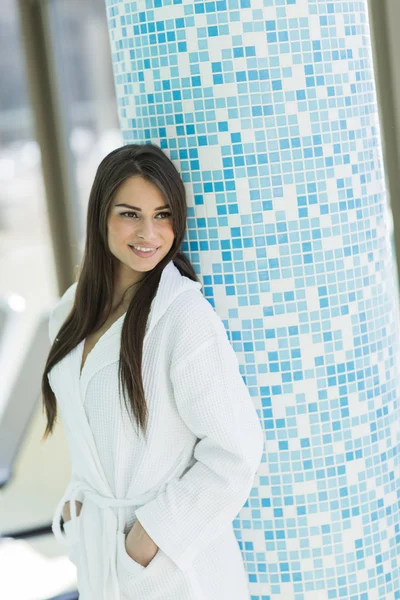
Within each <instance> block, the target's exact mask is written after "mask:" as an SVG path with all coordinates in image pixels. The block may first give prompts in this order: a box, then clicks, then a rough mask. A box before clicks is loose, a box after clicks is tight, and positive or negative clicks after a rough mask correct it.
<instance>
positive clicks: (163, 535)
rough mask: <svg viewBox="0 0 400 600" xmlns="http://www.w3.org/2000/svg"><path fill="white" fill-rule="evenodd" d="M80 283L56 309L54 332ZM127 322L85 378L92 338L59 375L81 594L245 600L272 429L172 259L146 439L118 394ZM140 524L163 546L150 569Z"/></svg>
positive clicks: (102, 343)
mask: <svg viewBox="0 0 400 600" xmlns="http://www.w3.org/2000/svg"><path fill="white" fill-rule="evenodd" d="M76 285H77V284H76V283H74V284H73V285H71V286H70V287H69V288H68V290H67V291H66V292H65V294H64V295H63V296H62V298H61V299H60V300H59V302H58V303H57V305H56V307H55V308H54V310H53V311H52V313H51V316H50V323H49V335H50V340H51V342H53V340H54V339H55V337H56V335H57V333H58V331H59V329H60V327H61V325H62V324H63V322H64V321H65V319H66V317H67V315H68V313H69V311H70V309H71V307H72V304H73V300H74V294H75V289H76ZM124 318H125V314H124V315H122V316H121V317H120V318H119V319H118V320H117V321H115V322H114V323H113V325H111V327H110V328H109V329H108V330H107V331H106V332H105V334H104V335H103V336H102V337H101V338H100V339H99V341H98V342H97V343H96V345H95V346H94V348H93V349H92V350H91V352H90V353H89V355H88V356H87V359H86V362H85V364H84V367H83V370H82V374H81V376H80V373H79V371H80V364H81V359H82V353H83V345H84V342H83V341H82V342H81V343H80V344H78V345H77V346H76V347H75V348H74V349H73V350H72V351H71V352H70V353H69V354H68V355H67V356H66V357H64V358H63V360H61V361H60V362H59V363H58V364H56V365H55V366H54V367H53V368H52V369H51V371H50V373H49V383H50V385H51V388H52V390H53V392H54V394H55V396H56V399H57V404H58V410H59V413H60V417H61V420H62V422H63V425H64V428H65V433H66V438H67V442H68V447H69V451H70V456H71V468H72V477H71V481H70V482H69V484H68V486H67V489H66V490H65V493H64V494H63V496H62V498H61V499H60V501H59V504H58V506H57V508H56V510H55V514H54V519H53V525H52V527H53V533H54V535H55V537H56V539H57V540H58V541H59V542H60V543H62V544H65V545H66V546H67V552H68V555H69V557H70V559H71V561H72V562H73V563H74V564H75V565H76V567H77V579H78V588H79V592H80V600H134V599H137V600H156V599H157V600H248V599H249V597H250V595H249V588H248V577H247V573H246V570H245V568H244V563H243V558H242V554H241V551H240V548H239V545H238V541H237V539H236V536H235V533H234V530H233V523H232V521H233V520H234V519H235V517H236V516H237V515H238V513H239V511H240V510H241V508H242V507H243V505H244V504H245V502H246V500H247V498H248V496H249V495H250V492H251V488H252V486H253V484H254V477H255V474H256V471H257V469H258V467H259V464H260V461H261V459H262V454H263V449H264V435H263V430H262V427H261V425H260V421H259V418H258V415H257V412H256V409H255V407H254V404H253V401H252V399H251V396H250V394H249V392H248V390H247V388H246V385H245V383H244V381H243V378H242V376H241V374H240V370H239V364H238V361H237V357H236V354H235V352H234V350H233V348H232V346H231V344H230V342H229V339H228V337H227V334H226V330H225V327H224V324H223V323H222V320H221V319H220V317H219V316H218V315H217V313H216V312H215V310H214V309H213V307H212V306H211V304H210V303H209V302H208V301H207V299H206V298H205V297H204V296H203V294H202V292H201V284H200V283H197V282H193V281H192V280H190V279H189V278H188V277H184V276H182V275H181V274H180V272H179V270H178V269H177V268H176V266H175V265H174V264H173V262H170V263H169V264H168V265H167V266H166V267H165V268H164V270H163V273H162V276H161V280H160V284H159V287H158V290H157V294H156V296H155V297H154V299H153V301H152V305H151V311H150V314H149V319H148V322H147V327H146V334H145V338H144V346H143V363H142V375H143V385H144V390H145V394H146V400H147V405H148V409H149V422H148V432H149V434H148V441H147V442H146V440H145V439H144V436H143V434H142V432H141V431H140V433H139V435H138V434H137V430H135V429H134V428H133V426H132V423H131V421H130V419H129V415H128V413H127V412H126V408H125V407H124V403H123V398H121V397H120V396H119V394H118V379H117V376H118V362H119V352H120V340H121V330H122V325H123V321H124ZM76 499H77V500H80V501H81V502H82V503H83V506H82V510H81V513H80V515H79V516H76V512H75V511H74V508H75V500H76ZM67 500H70V502H71V511H72V518H71V520H70V521H68V522H67V523H66V524H65V526H64V531H65V533H63V532H62V531H61V529H60V517H61V513H62V508H63V506H64V503H65V502H66V501H67ZM136 520H139V522H140V523H141V524H142V526H143V527H144V529H145V530H146V531H147V533H148V534H149V535H150V537H151V538H152V539H153V540H154V542H155V543H156V544H157V546H158V547H159V549H158V551H157V553H156V555H155V556H154V558H153V559H152V560H151V561H150V563H149V564H148V565H147V566H146V567H143V566H142V565H141V564H140V563H138V562H136V561H135V560H133V559H132V558H131V557H130V556H129V554H127V552H126V549H125V534H126V533H127V532H128V531H129V529H130V528H131V527H132V525H133V523H134V522H135V521H136Z"/></svg>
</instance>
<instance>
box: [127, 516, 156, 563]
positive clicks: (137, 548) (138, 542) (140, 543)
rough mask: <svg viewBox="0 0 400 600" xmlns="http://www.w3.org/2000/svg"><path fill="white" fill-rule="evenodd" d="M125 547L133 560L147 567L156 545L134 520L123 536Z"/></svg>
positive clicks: (154, 553)
mask: <svg viewBox="0 0 400 600" xmlns="http://www.w3.org/2000/svg"><path fill="white" fill-rule="evenodd" d="M125 549H126V551H127V553H128V554H129V556H130V557H131V558H133V560H134V561H136V562H137V563H139V564H140V565H142V567H147V565H148V564H149V562H150V561H151V560H152V559H153V558H154V557H155V555H156V554H157V551H158V546H157V544H156V543H155V542H153V540H152V539H151V537H150V536H149V534H148V533H147V531H146V530H145V529H144V528H143V527H142V525H141V523H140V522H139V521H135V523H134V524H133V527H132V528H131V529H130V530H129V531H128V533H127V534H126V536H125Z"/></svg>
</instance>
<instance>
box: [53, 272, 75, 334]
mask: <svg viewBox="0 0 400 600" xmlns="http://www.w3.org/2000/svg"><path fill="white" fill-rule="evenodd" d="M77 285H78V282H77V281H75V282H74V283H73V284H72V285H70V286H69V287H68V288H67V289H66V291H65V292H64V293H63V295H62V296H61V298H59V300H58V301H57V302H56V305H55V306H54V308H53V309H52V311H51V313H50V318H49V337H50V341H51V343H52V344H53V342H54V339H55V337H56V335H57V333H58V331H59V330H60V327H61V325H62V324H63V323H64V321H65V319H66V318H67V317H68V315H69V313H70V310H71V308H72V305H73V303H74V298H75V291H76V286H77Z"/></svg>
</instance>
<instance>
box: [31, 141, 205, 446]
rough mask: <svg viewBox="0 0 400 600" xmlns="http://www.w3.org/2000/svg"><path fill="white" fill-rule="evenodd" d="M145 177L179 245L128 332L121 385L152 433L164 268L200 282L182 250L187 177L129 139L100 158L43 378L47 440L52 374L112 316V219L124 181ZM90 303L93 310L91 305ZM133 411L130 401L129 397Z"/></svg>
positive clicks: (53, 407)
mask: <svg viewBox="0 0 400 600" xmlns="http://www.w3.org/2000/svg"><path fill="white" fill-rule="evenodd" d="M137 175H139V176H141V177H143V178H144V179H146V180H147V181H149V182H151V183H153V184H154V185H156V186H157V188H158V189H159V190H160V192H161V193H162V194H163V196H164V198H165V200H166V201H167V202H168V204H169V205H170V208H171V214H172V222H173V230H174V234H175V238H174V242H173V245H172V247H171V249H170V251H169V252H168V254H167V255H166V256H165V257H164V258H163V259H162V260H161V261H160V262H159V263H158V264H157V265H156V266H155V267H154V269H152V270H151V271H147V272H146V273H145V274H144V276H143V277H142V279H141V280H140V285H138V289H137V291H136V293H135V294H134V296H133V298H132V301H131V303H130V305H129V307H128V311H127V313H126V316H125V319H124V323H123V327H122V332H121V349H120V361H119V370H118V384H119V386H120V385H121V383H122V385H123V389H124V390H127V395H128V397H129V404H130V408H131V410H132V412H133V415H134V417H135V419H136V423H138V424H139V426H140V427H141V428H142V430H143V433H144V434H145V433H146V428H147V418H148V409H147V404H146V399H145V394H144V388H143V381H142V369H141V367H142V350H143V339H144V335H145V330H146V323H147V318H148V315H149V312H150V306H151V302H152V300H153V298H154V296H155V294H156V292H157V288H158V284H159V281H160V278H161V274H162V271H163V269H164V267H165V266H166V265H167V264H168V263H169V262H170V261H171V260H173V262H174V265H175V266H176V267H177V268H178V269H179V271H180V273H181V274H182V275H185V276H186V277H188V278H189V279H192V280H193V281H199V279H198V277H197V274H196V272H195V270H194V268H193V265H192V264H191V263H190V261H189V260H188V259H187V258H186V257H185V256H184V255H183V253H182V252H181V251H180V247H181V244H182V241H183V238H184V235H185V230H186V217H187V204H186V191H185V186H184V184H183V181H182V179H181V177H180V175H179V173H178V171H177V169H176V168H175V166H174V164H173V163H172V161H171V160H170V159H169V158H168V157H167V156H166V154H164V152H163V151H162V150H161V149H160V148H159V147H157V146H155V145H153V144H143V145H139V144H127V145H124V146H122V147H120V148H117V149H116V150H113V151H112V152H110V153H109V154H108V155H107V156H106V157H105V158H104V159H103V160H102V161H101V163H100V165H99V166H98V168H97V172H96V175H95V178H94V182H93V185H92V189H91V192H90V196H89V203H88V210H87V227H86V244H85V251H84V256H83V260H82V263H81V268H80V274H78V280H77V286H76V292H75V299H74V302H73V306H72V309H71V311H70V313H69V315H68V317H67V319H66V320H65V322H64V323H63V325H62V326H61V328H60V330H59V331H58V333H57V336H56V339H55V340H54V342H53V345H52V347H51V349H50V352H49V355H48V358H47V362H46V366H45V369H44V373H43V377H42V395H43V411H44V410H45V411H46V415H47V426H46V429H45V432H44V435H43V438H42V441H43V440H45V439H47V437H48V435H49V434H52V433H53V428H54V426H55V423H56V420H57V402H56V398H55V395H54V393H53V391H52V389H51V387H50V384H49V381H48V373H49V371H50V370H51V369H52V368H53V367H54V365H55V364H57V363H58V362H59V361H60V360H62V359H63V358H64V357H65V356H66V355H67V354H68V353H69V352H71V350H73V348H75V347H76V346H77V344H79V343H80V342H81V341H82V340H83V339H85V338H86V337H87V336H88V335H89V334H90V333H92V332H93V331H97V330H98V329H99V328H100V327H101V326H102V325H103V324H104V323H105V322H106V320H107V318H108V316H109V315H110V313H111V309H112V299H113V287H114V275H115V269H116V267H117V261H116V259H115V257H114V255H113V254H112V253H111V251H110V250H109V247H108V241H107V218H108V213H109V209H110V207H111V204H112V201H113V198H114V195H115V193H116V192H117V190H118V188H119V186H120V185H121V184H122V183H123V182H124V181H125V180H126V179H127V178H128V177H132V176H137ZM88 306H90V310H88V309H87V307H88ZM125 405H126V407H127V410H128V412H129V408H128V405H127V404H126V402H125Z"/></svg>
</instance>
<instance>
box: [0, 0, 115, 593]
mask: <svg viewBox="0 0 400 600" xmlns="http://www.w3.org/2000/svg"><path fill="white" fill-rule="evenodd" d="M0 40H1V48H2V49H3V51H2V52H1V53H0V299H1V300H0V303H1V308H2V310H1V317H0V319H1V320H0V331H1V333H0V335H1V338H2V339H1V348H2V350H0V473H1V470H2V469H3V471H7V466H8V464H9V463H10V462H11V458H13V459H14V460H12V472H11V473H8V472H7V473H6V476H5V477H4V478H3V479H4V481H3V485H2V487H1V488H0V534H2V535H3V536H5V535H6V534H7V533H8V532H13V533H15V532H21V536H23V537H21V538H20V539H18V538H17V537H16V538H15V540H13V543H11V538H9V540H10V541H9V543H8V544H7V545H6V544H5V543H4V542H3V543H1V540H0V574H1V576H0V598H1V599H2V600H14V599H17V598H18V599H24V600H28V599H33V598H40V599H44V598H50V597H52V596H55V595H56V594H59V593H61V592H62V591H64V590H68V589H71V590H72V589H74V588H75V587H76V586H75V585H74V583H75V567H74V565H73V564H72V563H71V562H70V561H69V560H68V559H67V557H66V556H65V551H64V548H63V547H62V546H60V545H59V544H57V543H56V542H55V540H54V539H53V534H52V533H50V534H48V533H47V534H44V535H33V533H34V532H35V529H36V530H40V528H43V527H46V526H47V527H48V526H49V525H50V523H51V520H52V515H53V513H54V510H55V507H56V504H57V503H58V501H59V498H60V497H61V495H62V494H63V492H64V489H65V487H66V485H67V483H68V481H69V478H70V465H69V458H68V455H67V448H66V442H65V438H64V432H63V428H62V424H61V423H59V424H58V425H57V427H56V430H55V434H54V435H53V436H51V437H50V438H49V439H48V440H47V441H46V442H44V443H41V441H40V440H41V437H42V435H43V432H44V428H45V419H44V416H43V414H42V410H41V402H40V396H39V389H40V388H39V387H38V386H39V385H40V381H39V380H38V378H37V374H38V372H39V371H40V368H42V367H43V366H44V363H43V358H44V354H45V353H46V352H48V349H49V345H48V344H49V342H48V340H43V333H45V334H46V335H47V321H46V320H47V319H48V314H49V311H50V310H51V308H52V306H53V305H54V304H55V302H56V301H57V298H58V297H59V296H60V295H61V294H62V293H63V291H65V289H66V288H67V287H68V286H69V285H70V284H71V283H72V281H73V277H74V274H75V272H76V267H77V266H78V264H79V260H80V257H81V253H82V247H83V242H84V229H85V219H86V207H87V201H88V196H89V192H90V187H91V184H92V181H93V178H94V175H95V171H96V168H97V166H98V164H99V163H100V161H101V159H102V158H103V157H104V156H105V155H106V154H108V153H109V152H110V151H111V150H112V149H114V148H117V147H118V146H121V145H122V138H121V134H120V130H119V123H118V114H117V104H116V98H115V90H114V80H113V72H112V62H111V51H110V44H109V37H108V29H107V20H106V8H105V3H104V1H103V0H68V1H67V2H66V1H65V0H52V1H49V2H30V1H29V2H27V1H25V0H24V1H22V2H18V1H17V0H1V6H0ZM5 49H7V51H5ZM66 248H70V249H71V250H70V252H68V251H66ZM41 319H44V323H46V324H45V325H44V326H43V327H42V330H41V331H38V323H39V322H40V320H41ZM5 322H7V323H8V329H7V328H5V327H4V324H5ZM39 338H40V339H39ZM6 340H7V343H6ZM5 346H7V353H6V354H5V352H4V348H5ZM29 348H31V349H32V348H33V349H35V348H38V354H39V356H38V357H37V358H38V363H37V365H35V364H34V365H33V370H34V369H35V367H37V373H36V378H35V377H33V380H32V379H31V381H29V380H27V381H25V382H22V385H23V386H25V389H24V390H23V393H22V394H21V389H19V391H18V399H17V400H16V393H15V392H16V391H15V390H14V389H13V385H14V384H15V382H16V381H18V380H19V383H20V385H21V378H20V372H21V371H23V370H24V369H23V368H22V367H23V366H24V364H25V363H24V361H25V360H26V354H27V350H28V349H29ZM40 349H42V352H40ZM31 354H32V353H31ZM41 358H42V361H41V360H40V359H41ZM28 367H29V365H28ZM31 369H32V367H31ZM28 370H29V369H28ZM25 390H26V391H25ZM32 390H34V392H33V393H32ZM27 392H28V393H29V392H30V394H29V395H30V396H32V401H30V402H28V403H27V404H28V406H27V405H26V402H25V403H24V402H23V399H22V398H21V396H25V394H26V393H27ZM20 398H21V400H22V401H21V402H20ZM25 399H26V396H25ZM10 404H14V407H15V409H14V410H13V411H12V412H11V414H10V406H9V405H10ZM7 411H8V413H7ZM17 421H18V422H17ZM10 428H11V432H12V435H13V439H12V444H11V445H14V446H16V447H15V448H13V451H14V453H13V452H12V451H10V450H9V445H10ZM29 531H30V532H31V533H32V535H29V536H28V532H29ZM24 533H26V534H27V535H23V534H24ZM17 555H18V559H17ZM17 564H18V565H19V569H18V571H17V570H16V567H17ZM21 567H22V569H23V572H24V576H23V577H21ZM44 574H46V577H45V576H44ZM11 582H12V583H11Z"/></svg>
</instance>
